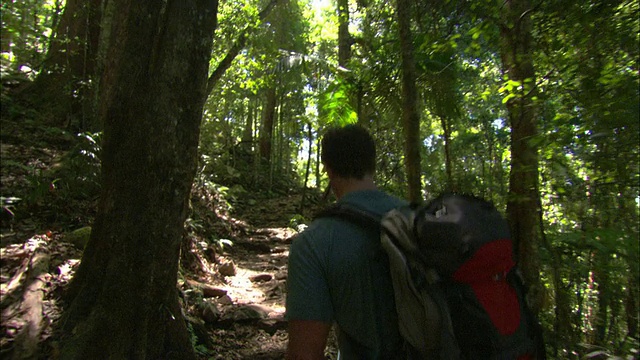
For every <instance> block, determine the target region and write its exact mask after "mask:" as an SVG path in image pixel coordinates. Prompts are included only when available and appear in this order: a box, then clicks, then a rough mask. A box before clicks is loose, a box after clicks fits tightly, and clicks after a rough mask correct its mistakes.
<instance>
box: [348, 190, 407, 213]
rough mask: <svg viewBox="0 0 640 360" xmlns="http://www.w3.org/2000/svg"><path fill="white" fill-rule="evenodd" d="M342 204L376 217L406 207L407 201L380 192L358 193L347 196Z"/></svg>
mask: <svg viewBox="0 0 640 360" xmlns="http://www.w3.org/2000/svg"><path fill="white" fill-rule="evenodd" d="M340 202H342V203H344V204H346V205H348V206H355V207H357V208H360V209H362V210H365V211H368V212H370V213H373V214H376V215H383V214H385V213H386V212H388V211H390V210H392V209H395V208H398V207H401V206H405V205H407V201H406V200H403V199H400V198H398V197H395V196H393V195H390V194H387V193H385V192H383V191H380V190H368V191H358V192H353V193H349V194H347V195H346V196H345V197H344V198H343V199H341V201H340Z"/></svg>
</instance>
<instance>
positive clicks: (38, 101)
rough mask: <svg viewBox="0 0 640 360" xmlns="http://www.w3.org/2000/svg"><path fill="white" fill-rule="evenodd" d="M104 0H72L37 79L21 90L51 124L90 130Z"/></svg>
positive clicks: (67, 3)
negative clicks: (47, 116)
mask: <svg viewBox="0 0 640 360" xmlns="http://www.w3.org/2000/svg"><path fill="white" fill-rule="evenodd" d="M101 6H102V0H89V1H79V0H69V1H67V2H66V5H65V7H64V11H63V13H62V16H61V18H60V22H59V23H58V26H57V28H56V30H55V35H54V36H53V39H52V40H51V46H50V48H49V50H48V52H47V56H46V58H45V61H44V62H43V65H42V69H41V71H40V73H39V74H38V77H37V78H36V80H35V81H34V82H33V83H32V84H31V86H29V87H28V88H26V89H25V90H24V92H23V93H22V94H21V95H23V96H24V97H26V98H28V99H29V100H30V102H31V103H33V104H34V106H38V107H40V108H41V110H43V111H45V110H46V112H47V113H49V114H50V115H51V116H50V119H51V121H52V125H56V126H67V127H72V128H74V129H76V130H87V129H88V127H89V124H90V123H91V122H92V121H91V114H92V111H91V110H92V109H91V104H92V101H91V100H92V97H91V93H92V90H93V88H92V85H93V82H94V80H95V79H94V77H95V75H96V73H95V69H96V54H97V51H98V43H99V37H100V22H101V20H102V7H101Z"/></svg>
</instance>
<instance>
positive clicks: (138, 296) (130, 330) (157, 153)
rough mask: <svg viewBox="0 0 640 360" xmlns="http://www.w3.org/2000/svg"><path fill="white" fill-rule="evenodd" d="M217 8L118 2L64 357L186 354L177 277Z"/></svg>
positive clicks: (208, 0) (201, 2) (205, 3)
mask: <svg viewBox="0 0 640 360" xmlns="http://www.w3.org/2000/svg"><path fill="white" fill-rule="evenodd" d="M217 6H218V4H217V1H216V0H180V1H171V0H170V1H162V0H149V1H133V0H121V1H117V8H118V11H117V12H116V14H114V19H113V27H112V29H111V30H112V36H111V43H110V46H109V56H108V59H109V61H108V64H107V66H106V67H105V69H106V73H105V77H104V79H103V82H102V86H103V87H104V88H105V89H104V90H105V91H104V92H102V93H103V94H104V96H103V97H102V107H101V109H100V117H101V119H102V120H103V122H104V143H103V153H102V154H103V158H102V176H103V186H102V194H101V198H100V202H99V205H98V214H97V216H96V220H95V223H94V225H93V231H92V232H91V239H90V241H89V244H88V245H87V247H86V249H85V252H84V255H83V258H82V262H81V264H80V267H79V269H78V271H77V273H76V275H75V277H74V279H73V281H72V283H71V284H70V287H69V290H68V292H67V294H66V300H67V304H68V306H66V308H65V312H64V314H63V318H62V319H61V320H60V322H59V324H60V328H59V331H60V335H61V353H60V358H61V359H104V358H109V359H195V354H194V351H193V348H192V345H191V343H190V341H189V334H188V332H187V328H186V324H185V321H184V318H183V316H182V313H181V307H180V304H179V302H178V293H177V288H176V283H177V272H178V261H179V257H180V255H179V254H180V253H179V252H180V242H181V239H182V233H183V223H184V220H185V217H186V213H187V204H188V197H189V194H190V190H191V184H192V181H193V177H194V174H195V171H196V166H197V149H198V137H199V131H200V121H201V118H202V108H203V100H202V99H204V94H205V91H206V79H207V70H208V69H207V68H208V63H209V58H210V56H211V47H212V42H213V31H214V28H215V26H216V14H217Z"/></svg>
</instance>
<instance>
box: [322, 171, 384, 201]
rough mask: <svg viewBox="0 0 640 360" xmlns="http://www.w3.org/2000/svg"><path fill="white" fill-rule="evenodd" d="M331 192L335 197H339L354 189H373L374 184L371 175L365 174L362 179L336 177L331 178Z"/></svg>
mask: <svg viewBox="0 0 640 360" xmlns="http://www.w3.org/2000/svg"><path fill="white" fill-rule="evenodd" d="M331 185H332V187H333V192H334V193H335V195H336V197H337V198H338V199H340V198H341V197H343V196H345V195H346V194H348V193H350V192H354V191H361V190H375V189H376V184H375V182H374V181H373V176H370V175H367V176H365V177H364V178H362V179H354V178H336V179H332V180H331Z"/></svg>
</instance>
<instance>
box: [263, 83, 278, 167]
mask: <svg viewBox="0 0 640 360" xmlns="http://www.w3.org/2000/svg"><path fill="white" fill-rule="evenodd" d="M276 105H277V97H276V86H275V85H273V86H270V87H269V88H268V89H267V93H266V100H265V103H264V107H263V109H262V131H260V157H261V158H262V159H263V160H264V161H266V162H267V164H270V163H271V150H272V149H271V148H272V142H273V128H274V124H275V117H276Z"/></svg>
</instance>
